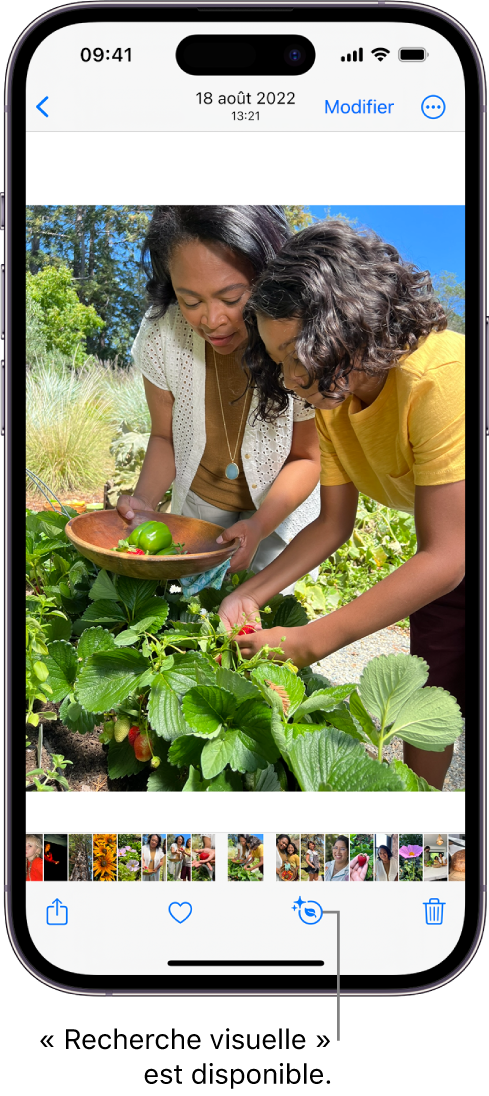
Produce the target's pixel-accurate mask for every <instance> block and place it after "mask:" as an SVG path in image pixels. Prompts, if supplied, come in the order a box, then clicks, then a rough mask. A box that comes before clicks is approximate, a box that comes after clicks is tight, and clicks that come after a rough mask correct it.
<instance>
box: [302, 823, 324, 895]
mask: <svg viewBox="0 0 489 1096" xmlns="http://www.w3.org/2000/svg"><path fill="white" fill-rule="evenodd" d="M323 878H324V834H322V833H302V834H301V879H302V882H303V883H317V882H318V881H319V880H320V879H321V880H322V879H323Z"/></svg>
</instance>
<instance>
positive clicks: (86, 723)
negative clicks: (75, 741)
mask: <svg viewBox="0 0 489 1096" xmlns="http://www.w3.org/2000/svg"><path fill="white" fill-rule="evenodd" d="M59 718H60V719H61V720H62V721H63V723H64V724H65V726H66V727H67V728H68V730H69V731H77V732H78V734H87V733H88V734H90V733H91V731H93V729H94V727H95V726H96V725H97V723H98V721H99V716H96V715H93V714H92V713H91V712H87V711H86V710H85V708H83V707H82V705H81V704H80V703H79V701H77V700H70V698H69V696H67V697H65V699H64V700H63V703H62V705H61V707H60V709H59Z"/></svg>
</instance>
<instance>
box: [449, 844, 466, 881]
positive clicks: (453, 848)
mask: <svg viewBox="0 0 489 1096" xmlns="http://www.w3.org/2000/svg"><path fill="white" fill-rule="evenodd" d="M448 852H449V858H450V859H449V874H448V879H449V882H450V883H465V834H464V833H449V834H448Z"/></svg>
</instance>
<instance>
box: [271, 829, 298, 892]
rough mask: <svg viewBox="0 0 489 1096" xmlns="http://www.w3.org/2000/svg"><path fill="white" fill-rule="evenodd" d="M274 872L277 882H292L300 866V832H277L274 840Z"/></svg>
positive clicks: (296, 876) (296, 877)
mask: <svg viewBox="0 0 489 1096" xmlns="http://www.w3.org/2000/svg"><path fill="white" fill-rule="evenodd" d="M275 848H276V854H275V860H276V864H275V872H276V878H277V882H278V883H287V882H289V883H294V882H295V880H296V879H299V877H300V875H299V873H300V866H301V835H300V833H292V834H290V835H289V834H288V833H278V834H277V835H276V840H275Z"/></svg>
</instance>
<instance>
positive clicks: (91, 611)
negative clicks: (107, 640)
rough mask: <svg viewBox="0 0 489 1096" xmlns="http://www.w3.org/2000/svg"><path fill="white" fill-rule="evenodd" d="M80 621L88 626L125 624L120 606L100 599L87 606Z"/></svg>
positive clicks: (114, 602) (124, 617)
mask: <svg viewBox="0 0 489 1096" xmlns="http://www.w3.org/2000/svg"><path fill="white" fill-rule="evenodd" d="M81 619H82V620H84V621H88V623H89V624H127V620H126V616H125V613H124V610H123V608H122V605H119V603H118V602H116V601H104V600H103V599H102V598H100V599H99V600H97V601H94V602H93V605H88V606H87V608H86V609H85V612H84V613H83V616H82V617H81Z"/></svg>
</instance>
